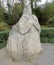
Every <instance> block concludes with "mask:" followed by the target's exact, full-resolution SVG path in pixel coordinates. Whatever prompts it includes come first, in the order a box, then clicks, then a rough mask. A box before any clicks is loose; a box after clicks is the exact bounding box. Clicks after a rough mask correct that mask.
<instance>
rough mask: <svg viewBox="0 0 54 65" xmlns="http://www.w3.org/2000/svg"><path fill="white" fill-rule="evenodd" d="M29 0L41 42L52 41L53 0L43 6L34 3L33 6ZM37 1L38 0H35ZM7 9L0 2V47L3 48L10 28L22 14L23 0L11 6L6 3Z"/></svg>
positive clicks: (53, 36) (53, 40) (32, 0)
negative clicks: (38, 24)
mask: <svg viewBox="0 0 54 65" xmlns="http://www.w3.org/2000/svg"><path fill="white" fill-rule="evenodd" d="M34 1H35V0H31V7H32V13H33V14H34V15H36V16H37V17H38V20H39V23H40V25H41V27H42V29H41V35H40V36H41V38H40V39H41V42H42V43H54V1H53V2H51V3H47V2H46V4H45V7H44V8H41V7H39V6H37V5H36V2H35V7H34V8H33V2H34ZM37 1H38V0H37ZM7 6H8V11H6V10H5V8H4V7H2V5H1V2H0V48H3V47H5V46H6V44H7V39H8V36H9V32H10V29H11V28H12V26H13V25H15V24H16V23H17V22H18V21H19V19H20V17H21V16H22V14H23V0H22V3H20V4H19V3H15V4H14V6H11V5H10V3H8V4H7Z"/></svg>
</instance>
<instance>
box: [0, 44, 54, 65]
mask: <svg viewBox="0 0 54 65" xmlns="http://www.w3.org/2000/svg"><path fill="white" fill-rule="evenodd" d="M42 47H43V53H42V54H41V55H40V56H39V58H37V59H34V60H28V61H19V62H14V61H12V60H11V59H10V57H9V56H8V55H7V53H6V51H5V50H6V49H5V48H4V49H1V50H0V65H54V45H53V44H52V45H51V44H45V43H44V44H42Z"/></svg>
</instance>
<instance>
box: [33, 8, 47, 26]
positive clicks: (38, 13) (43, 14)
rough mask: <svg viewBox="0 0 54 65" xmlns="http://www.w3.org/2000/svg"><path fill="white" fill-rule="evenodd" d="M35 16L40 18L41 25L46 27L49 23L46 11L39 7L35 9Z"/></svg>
mask: <svg viewBox="0 0 54 65" xmlns="http://www.w3.org/2000/svg"><path fill="white" fill-rule="evenodd" d="M33 14H35V15H36V16H37V17H38V20H39V23H40V24H41V25H45V24H46V22H47V21H48V15H47V13H46V12H45V10H44V9H42V8H40V7H37V8H34V9H33Z"/></svg>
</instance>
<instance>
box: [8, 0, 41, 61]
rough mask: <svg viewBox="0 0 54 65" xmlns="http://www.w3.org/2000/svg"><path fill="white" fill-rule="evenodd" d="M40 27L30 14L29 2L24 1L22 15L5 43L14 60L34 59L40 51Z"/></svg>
mask: <svg viewBox="0 0 54 65" xmlns="http://www.w3.org/2000/svg"><path fill="white" fill-rule="evenodd" d="M40 31H41V29H40V25H39V22H38V19H37V17H36V16H35V15H33V14H32V10H31V5H30V1H29V0H24V10H23V15H22V17H21V18H20V20H19V21H18V23H16V25H14V26H13V27H12V30H11V31H10V34H9V38H8V41H7V50H8V52H9V55H10V56H11V58H12V59H14V60H23V59H27V58H31V57H33V56H34V57H35V56H36V54H38V53H40V51H41V50H42V48H41V43H40Z"/></svg>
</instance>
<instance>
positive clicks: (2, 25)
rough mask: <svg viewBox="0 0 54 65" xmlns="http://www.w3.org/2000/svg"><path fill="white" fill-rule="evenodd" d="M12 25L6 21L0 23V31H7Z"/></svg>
mask: <svg viewBox="0 0 54 65" xmlns="http://www.w3.org/2000/svg"><path fill="white" fill-rule="evenodd" d="M9 29H10V27H9V26H8V24H6V23H4V22H3V23H0V31H5V30H9Z"/></svg>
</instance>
